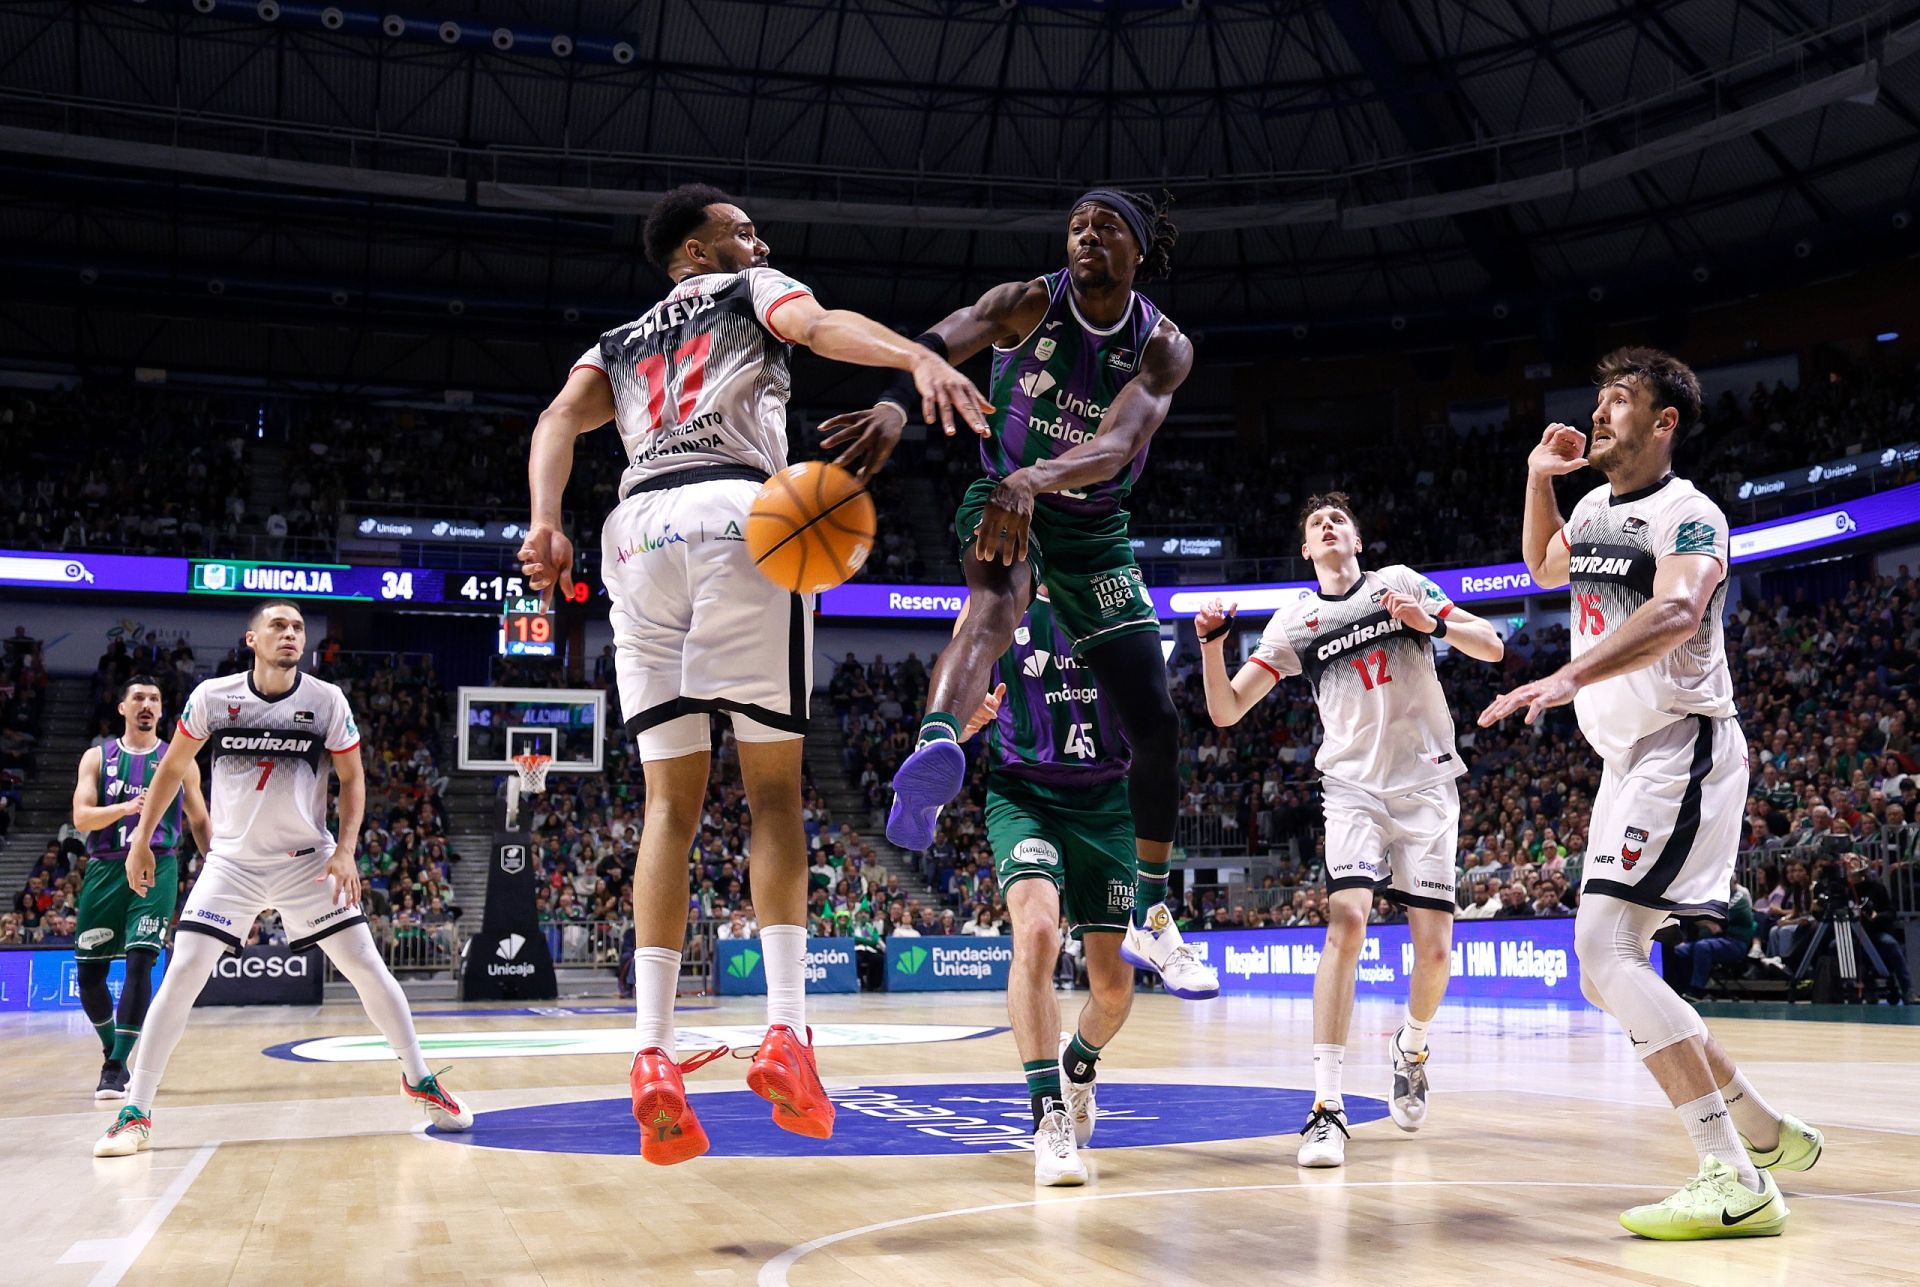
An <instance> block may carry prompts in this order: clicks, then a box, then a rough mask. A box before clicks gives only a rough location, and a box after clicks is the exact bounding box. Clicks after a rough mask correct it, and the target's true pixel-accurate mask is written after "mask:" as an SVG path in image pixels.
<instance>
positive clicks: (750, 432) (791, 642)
mask: <svg viewBox="0 0 1920 1287" xmlns="http://www.w3.org/2000/svg"><path fill="white" fill-rule="evenodd" d="M644 241H645V243H646V248H647V256H648V258H649V259H650V260H652V262H653V263H654V265H655V266H656V267H658V268H660V269H661V270H662V271H663V272H665V273H666V275H667V276H668V277H669V278H671V279H672V280H673V283H674V286H673V289H672V290H671V291H670V292H668V294H667V297H666V298H665V299H664V300H662V301H661V302H660V303H659V304H656V305H655V306H654V307H652V308H650V309H648V310H647V311H646V312H645V313H643V314H642V315H641V316H640V317H638V318H636V319H635V320H634V321H632V322H629V323H627V324H626V325H624V326H618V327H615V328H614V329H613V330H611V331H608V332H607V333H606V334H605V335H603V336H601V337H600V339H599V341H598V342H596V343H595V344H594V345H593V346H592V347H591V348H589V349H588V350H587V351H586V352H585V353H583V354H582V355H581V356H580V360H579V361H578V362H576V363H575V364H574V366H573V370H572V372H571V373H570V374H569V375H568V377H567V383H566V386H565V387H564V388H563V389H562V390H561V391H560V394H559V396H558V397H556V398H555V399H554V400H553V403H552V405H551V406H549V407H548V408H547V409H546V411H545V412H543V413H542V414H541V416H540V422H539V424H538V426H537V427H536V428H535V430H534V434H533V444H532V449H531V460H530V462H529V464H528V471H527V472H528V481H529V483H530V484H531V488H532V493H533V519H532V524H531V526H530V529H529V533H528V536H527V540H526V542H525V544H524V545H523V546H522V547H521V549H520V555H519V557H520V563H521V568H522V570H523V571H524V572H525V573H526V575H527V577H528V579H529V580H530V581H531V582H532V584H533V585H534V587H535V588H536V589H539V590H541V591H543V592H545V591H547V590H548V589H549V588H550V587H552V586H553V585H554V584H555V583H556V582H558V583H559V584H560V585H561V587H562V589H563V590H564V589H565V587H566V583H567V581H568V580H569V577H570V574H571V568H572V565H573V545H572V543H571V542H570V541H569V540H568V539H567V538H566V536H565V535H564V534H562V532H561V531H560V497H561V492H562V491H563V490H564V489H565V487H566V482H567V476H568V473H569V472H570V470H571V468H572V461H573V452H574V443H575V440H576V439H577V438H578V437H579V436H580V435H581V434H583V433H586V432H588V431H589V430H592V429H597V428H598V427H599V426H601V425H603V424H605V423H607V421H609V420H612V421H613V422H614V423H615V425H616V427H617V428H618V430H619V433H620V442H621V446H622V448H623V449H624V451H625V453H626V456H627V459H628V460H629V462H630V464H629V465H628V468H627V471H626V473H625V474H624V475H623V476H622V478H621V482H620V498H621V499H620V504H619V505H618V506H617V507H616V508H615V509H614V511H613V513H612V514H611V515H609V516H608V518H607V522H606V526H605V529H604V531H603V534H602V552H603V561H602V564H601V567H602V573H603V575H604V576H605V578H606V583H607V589H608V591H609V593H610V594H611V595H612V598H613V630H614V662H615V674H616V678H617V680H618V683H619V688H620V709H621V713H622V715H623V717H624V719H625V721H626V728H627V732H628V733H629V734H631V735H632V736H633V737H634V738H635V740H636V741H637V742H638V744H639V749H640V758H641V760H642V762H643V764H644V766H645V773H646V821H645V826H644V829H643V831H642V834H641V841H640V856H639V860H638V870H637V871H636V872H635V880H634V894H635V901H634V911H635V921H636V926H635V929H636V938H637V942H638V948H637V950H636V952H635V954H634V980H635V1022H636V1025H637V1026H638V1028H639V1045H640V1053H639V1054H638V1055H637V1056H635V1058H634V1062H633V1066H632V1068H631V1070H630V1072H629V1076H628V1081H629V1085H630V1089H631V1090H632V1092H633V1111H634V1116H635V1118H636V1119H637V1120H638V1121H639V1122H640V1126H641V1131H640V1135H641V1155H642V1156H643V1157H645V1158H646V1159H647V1160H648V1161H650V1162H656V1163H659V1164H661V1165H669V1164H671V1163H675V1162H683V1161H685V1160H687V1159H688V1158H692V1157H698V1156H699V1155H700V1154H702V1153H704V1152H705V1151H706V1149H707V1135H706V1132H705V1130H704V1129H703V1128H702V1127H701V1125H700V1122H699V1120H698V1118H697V1117H696V1116H695V1115H694V1112H693V1109H692V1107H691V1105H690V1104H689V1103H688V1100H687V1096H686V1089H685V1086H684V1084H683V1082H682V1078H681V1074H682V1072H684V1071H686V1070H688V1069H690V1068H692V1067H695V1066H697V1064H698V1063H703V1062H705V1058H700V1059H697V1060H690V1061H688V1063H686V1064H685V1065H681V1064H678V1063H676V1061H675V1058H674V1044H675V1043H674V1030H673V1002H674V993H675V989H676V986H677V984H678V982H679V978H680V949H681V946H682V944H683V943H684V941H685V938H686V932H687V896H688V889H687V850H688V848H689V847H690V846H691V845H692V844H693V839H694V834H695V831H696V829H697V827H698V825H699V820H700V813H701V804H702V801H703V800H704V798H705V795H706V789H707V775H708V770H709V764H708V748H709V745H710V739H711V730H710V727H709V723H708V716H709V715H711V714H719V713H725V714H726V715H727V716H729V717H730V718H731V720H732V724H733V735H734V739H735V741H736V743H737V744H738V746H739V754H740V774H741V777H742V778H743V779H744V781H745V785H746V790H747V802H748V807H749V808H750V809H751V811H752V814H753V901H754V909H755V910H756V911H757V912H758V913H759V916H760V923H761V928H760V940H761V951H762V954H763V957H764V959H765V961H766V970H767V1032H766V1037H765V1039H764V1040H763V1041H762V1042H761V1044H760V1048H759V1051H758V1053H757V1054H756V1055H755V1056H754V1060H753V1066H752V1068H751V1070H750V1071H749V1073H748V1075H747V1084H748V1085H749V1086H750V1087H752V1089H753V1090H754V1091H755V1093H757V1094H759V1095H761V1096H762V1097H763V1098H766V1099H767V1100H769V1101H770V1102H771V1103H772V1105H773V1120H774V1121H775V1122H776V1123H777V1124H778V1125H779V1126H781V1127H782V1128H784V1129H786V1130H789V1131H792V1132H794V1133H796V1134H799V1135H805V1136H810V1137H812V1138H816V1139H825V1138H827V1137H829V1136H830V1135H831V1134H832V1132H833V1117H834V1111H833V1103H832V1101H831V1100H829V1099H828V1098H827V1095H826V1091H825V1090H824V1088H823V1087H822V1086H821V1084H820V1077H819V1072H818V1069H817V1067H816V1064H815V1061H814V1056H813V1048H812V1044H811V1036H810V1034H809V1033H808V1029H807V1022H806V995H805V979H804V972H805V966H804V960H803V957H804V953H805V949H806V932H807V931H806V919H807V915H806V913H807V908H806V891H807V872H806V867H807V856H806V835H805V832H804V830H803V827H802V823H801V812H800V808H801V806H800V773H801V746H802V743H801V737H802V735H803V734H804V733H805V731H806V727H807V699H808V695H809V693H810V692H811V691H812V688H813V644H812V628H813V603H812V596H810V595H800V594H790V593H788V592H787V591H786V590H785V589H783V588H781V587H778V586H775V585H774V584H773V583H772V582H770V581H768V580H767V579H766V578H765V577H763V576H761V575H760V573H759V571H758V570H757V569H756V568H755V567H754V564H753V559H752V557H751V556H750V555H749V554H748V553H747V548H746V545H745V544H744V541H743V529H744V528H745V526H746V520H747V510H748V507H749V506H750V505H751V504H752V501H753V497H754V493H755V492H756V491H757V490H758V489H759V487H760V484H761V483H763V482H765V481H766V479H767V478H768V476H769V475H771V474H773V473H775V472H777V471H778V470H780V469H783V468H785V467H786V464H787V396H788V391H789V387H790V379H789V374H788V354H789V352H790V350H791V348H792V346H793V345H795V344H802V345H805V346H806V347H808V348H810V349H812V350H813V351H814V352H815V353H818V354H819V355H820V356H822V357H826V358H832V359H834V360H836V361H840V362H849V363H853V364H856V365H861V366H879V367H893V368H897V369H899V370H903V371H908V372H911V373H912V376H913V379H914V383H915V386H916V388H917V389H918V390H919V393H920V395H921V397H922V399H923V401H924V405H923V407H922V410H923V412H924V413H925V414H926V416H927V418H928V419H930V420H931V419H933V418H934V417H936V416H937V417H938V418H939V420H940V422H941V423H942V424H943V425H944V426H945V427H946V430H947V432H949V433H952V432H954V429H955V426H956V424H957V423H960V422H964V423H965V424H967V425H968V426H970V427H972V428H973V429H974V430H975V431H976V432H985V428H986V424H985V421H984V420H983V419H982V418H981V413H982V412H983V411H989V410H991V409H992V408H991V407H990V406H988V404H987V402H986V400H985V399H984V398H982V397H981V396H980V393H979V391H978V390H977V389H975V388H974V387H973V385H972V384H971V383H969V382H968V381H967V379H966V377H964V376H962V375H961V374H960V373H959V372H957V371H955V370H954V369H953V368H952V367H951V366H949V365H947V363H946V362H945V361H944V360H942V359H941V358H940V357H938V356H937V355H935V354H933V353H932V352H930V351H928V350H927V349H925V348H922V347H921V346H920V345H917V344H914V343H912V342H911V341H909V340H906V339H904V338H902V337H901V336H899V335H896V334H894V333H893V332H892V331H890V330H888V329H887V328H886V327H884V326H881V325H880V324H879V323H877V322H874V321H871V320H869V319H867V318H865V317H862V316H860V315H859V314H858V313H851V312H848V311H846V310H844V309H841V310H833V311H829V310H827V309H824V308H822V307H821V306H820V304H819V303H818V302H817V301H816V300H815V299H814V297H813V292H812V291H811V290H809V289H808V288H807V287H806V286H804V285H802V284H800V283H799V282H797V281H795V280H793V279H792V278H791V277H788V276H786V275H785V274H783V273H781V272H778V271H776V270H775V269H772V268H769V267H768V266H767V255H768V251H767V245H766V243H765V242H764V241H762V240H761V239H760V238H759V236H758V235H757V234H756V233H755V231H754V226H753V222H752V220H750V219H749V218H748V217H747V215H746V213H745V212H744V211H742V210H741V209H740V208H739V207H738V206H736V205H735V204H734V203H733V202H732V201H731V200H730V199H729V198H728V197H727V196H726V194H725V193H722V192H720V191H718V190H716V189H714V188H710V187H707V186H705V185H700V184H696V185H690V186H687V187H683V188H679V189H677V190H675V191H673V192H670V193H668V194H667V195H666V196H665V197H664V198H662V199H661V202H660V204H659V205H657V206H656V207H655V208H654V210H653V212H652V213H651V214H650V215H649V216H648V218H647V225H646V229H645V233H644ZM898 440H899V430H898V428H897V427H893V428H892V432H891V433H877V434H872V435H869V436H867V437H866V438H865V439H863V440H862V441H861V442H860V443H858V444H856V445H855V447H854V449H852V450H850V451H849V452H848V453H847V454H846V455H844V456H843V457H842V463H845V464H848V465H850V466H851V467H852V468H854V469H855V470H856V472H858V473H859V474H861V475H862V476H867V475H870V474H872V473H873V471H875V470H877V469H879V468H880V466H881V465H883V464H884V463H885V462H886V458H887V456H888V455H889V454H890V453H891V452H892V450H893V447H894V444H895V443H897V442H898ZM708 1057H711V1055H709V1056H708Z"/></svg>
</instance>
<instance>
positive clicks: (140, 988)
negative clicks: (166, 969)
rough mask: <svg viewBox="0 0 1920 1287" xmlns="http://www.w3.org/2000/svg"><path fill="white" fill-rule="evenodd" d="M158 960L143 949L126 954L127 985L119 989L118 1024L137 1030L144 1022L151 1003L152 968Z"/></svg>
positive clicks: (139, 948)
mask: <svg viewBox="0 0 1920 1287" xmlns="http://www.w3.org/2000/svg"><path fill="white" fill-rule="evenodd" d="M159 959H160V958H159V957H158V956H157V955H156V954H155V953H153V952H149V951H148V950H147V949H146V948H144V947H136V948H134V949H133V950H132V951H130V952H128V953H127V984H126V986H125V987H123V988H122V989H120V1012H119V1015H118V1020H119V1024H120V1026H121V1027H122V1028H138V1027H140V1026H141V1025H142V1024H143V1023H145V1022H146V1018H147V1007H148V1006H149V1005H150V1004H152V1002H153V967H154V963H155V962H156V961H158V960H159Z"/></svg>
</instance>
